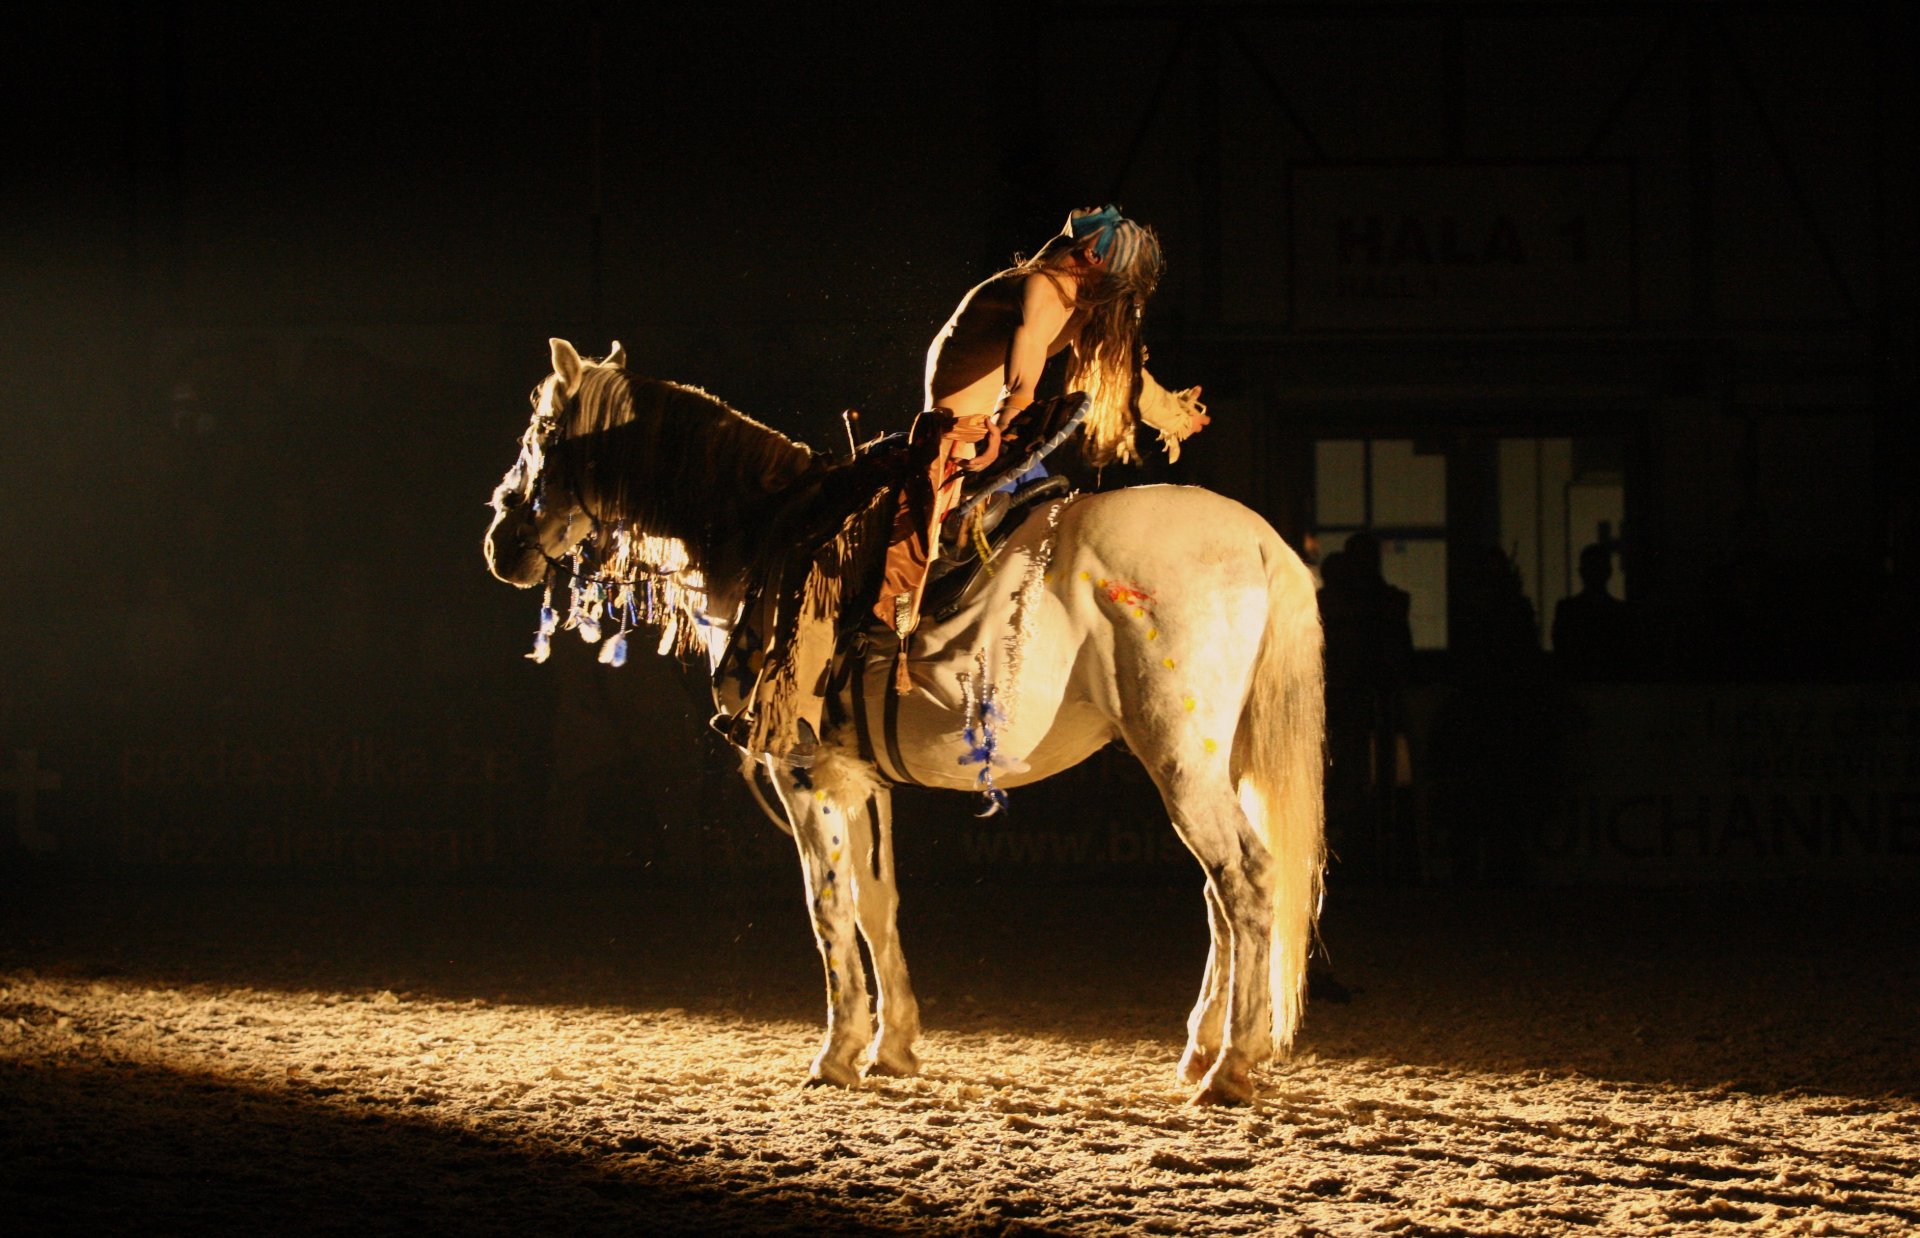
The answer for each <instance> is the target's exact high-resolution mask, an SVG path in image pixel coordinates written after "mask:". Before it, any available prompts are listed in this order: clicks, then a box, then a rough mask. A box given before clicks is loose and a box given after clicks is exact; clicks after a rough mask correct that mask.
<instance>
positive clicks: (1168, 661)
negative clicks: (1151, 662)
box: [1160, 658, 1175, 670]
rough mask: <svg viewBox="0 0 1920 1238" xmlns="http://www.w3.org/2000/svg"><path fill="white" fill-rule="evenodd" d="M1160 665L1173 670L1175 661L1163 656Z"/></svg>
mask: <svg viewBox="0 0 1920 1238" xmlns="http://www.w3.org/2000/svg"><path fill="white" fill-rule="evenodd" d="M1160 665H1162V666H1164V667H1166V668H1167V669H1168V670H1172V669H1173V668H1174V665H1175V663H1174V660H1173V659H1172V658H1162V659H1160Z"/></svg>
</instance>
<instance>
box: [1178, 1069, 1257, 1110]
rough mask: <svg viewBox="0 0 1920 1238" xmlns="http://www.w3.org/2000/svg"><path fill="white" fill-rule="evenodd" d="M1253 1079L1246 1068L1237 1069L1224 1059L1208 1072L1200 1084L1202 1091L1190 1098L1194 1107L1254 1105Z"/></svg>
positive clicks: (1189, 1101)
mask: <svg viewBox="0 0 1920 1238" xmlns="http://www.w3.org/2000/svg"><path fill="white" fill-rule="evenodd" d="M1253 1097H1254V1089H1253V1077H1252V1076H1251V1075H1249V1074H1248V1073H1247V1071H1246V1069H1245V1068H1244V1067H1241V1068H1235V1067H1233V1066H1232V1065H1231V1063H1230V1062H1229V1061H1228V1060H1226V1059H1222V1060H1221V1061H1219V1062H1216V1063H1215V1064H1214V1067H1213V1069H1212V1070H1210V1071H1208V1072H1207V1075H1206V1078H1205V1079H1203V1080H1202V1081H1201V1083H1200V1090H1199V1091H1197V1092H1195V1093H1194V1094H1193V1095H1192V1096H1191V1097H1189V1098H1188V1102H1187V1103H1189V1104H1193V1105H1207V1106H1212V1105H1251V1104H1252V1103H1253Z"/></svg>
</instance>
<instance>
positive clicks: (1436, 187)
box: [1289, 162, 1635, 331]
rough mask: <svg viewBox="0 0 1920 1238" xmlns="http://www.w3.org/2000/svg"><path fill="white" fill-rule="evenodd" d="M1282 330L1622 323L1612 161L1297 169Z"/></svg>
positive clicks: (1629, 186) (1624, 249) (1629, 227)
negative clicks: (1286, 309)
mask: <svg viewBox="0 0 1920 1238" xmlns="http://www.w3.org/2000/svg"><path fill="white" fill-rule="evenodd" d="M1289 201H1290V204H1291V212H1290V222H1291V227H1290V229H1289V244H1290V249H1291V276H1292V277H1291V280H1290V281H1289V289H1290V304H1289V316H1290V325H1291V326H1292V327H1293V328H1294V329H1296V330H1307V331H1354V330H1389V331H1392V330H1402V331H1442V330H1444V331H1462V330H1554V329H1561V328H1568V327H1607V326H1623V325H1626V324H1627V323H1629V322H1631V321H1632V320H1633V318H1634V316H1635V306H1634V235H1633V220H1634V213H1633V177H1632V169H1631V167H1630V166H1629V165H1627V164H1619V163H1544V164H1543V163H1529V164H1497V163H1489V164H1477V163H1399V162H1381V163H1364V164H1317V163H1310V164H1297V165H1295V166H1294V167H1293V169H1292V173H1291V177H1290V185H1289Z"/></svg>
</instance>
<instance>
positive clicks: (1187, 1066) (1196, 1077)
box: [1180, 1045, 1213, 1083]
mask: <svg viewBox="0 0 1920 1238" xmlns="http://www.w3.org/2000/svg"><path fill="white" fill-rule="evenodd" d="M1212 1069H1213V1054H1211V1053H1207V1052H1203V1051H1202V1050H1200V1049H1196V1048H1194V1047H1193V1046H1192V1045H1189V1046H1187V1051H1186V1052H1185V1053H1182V1054H1181V1055H1180V1082H1182V1083H1198V1082H1200V1081H1201V1080H1202V1079H1204V1078H1206V1077H1207V1072H1208V1071H1210V1070H1212Z"/></svg>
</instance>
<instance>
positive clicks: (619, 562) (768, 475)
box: [547, 364, 821, 652]
mask: <svg viewBox="0 0 1920 1238" xmlns="http://www.w3.org/2000/svg"><path fill="white" fill-rule="evenodd" d="M563 416H564V420H563V422H562V424H561V427H560V430H561V434H560V441H559V442H558V443H556V444H555V445H554V446H553V448H552V449H551V450H550V453H549V457H548V461H547V467H548V469H549V470H550V473H551V475H552V476H553V478H554V479H555V480H556V481H558V482H559V483H560V484H561V485H563V486H564V487H565V489H566V490H568V491H570V492H571V493H572V494H573V496H574V497H575V499H576V500H577V502H578V503H579V505H580V507H581V509H582V510H583V511H584V512H585V513H586V514H587V515H588V516H589V517H591V518H592V520H593V526H594V527H593V532H592V534H591V535H590V536H589V538H588V540H587V543H586V544H585V545H584V546H583V547H582V550H581V554H582V559H581V561H580V563H579V566H578V568H577V569H576V576H575V580H576V585H575V588H574V601H573V605H572V608H571V609H572V612H573V614H572V615H570V617H569V619H568V623H567V626H569V627H573V626H576V625H577V624H578V620H579V615H580V613H581V611H582V607H583V606H584V607H587V608H589V609H590V610H591V611H592V613H593V615H594V617H595V618H596V619H597V618H598V616H599V614H600V613H601V612H602V611H603V610H604V611H605V613H606V614H608V615H609V616H614V615H618V614H621V613H625V614H628V615H631V616H633V617H634V618H635V619H637V620H639V621H640V622H649V623H656V622H657V623H661V624H663V625H664V628H665V632H664V634H663V637H662V642H661V651H662V652H665V651H666V650H667V649H668V648H669V647H674V648H678V649H682V650H688V649H692V648H693V647H695V645H696V644H697V641H698V637H697V633H698V631H699V625H700V623H701V622H702V621H703V620H704V618H705V612H706V610H707V607H708V598H709V595H710V592H712V591H714V590H715V587H716V586H717V588H718V591H720V592H722V593H723V594H724V593H725V592H726V591H727V590H728V589H729V588H730V587H731V586H732V585H734V584H735V583H738V582H740V581H741V580H742V578H743V576H744V575H745V573H746V571H747V569H748V567H749V565H750V564H751V563H752V561H753V557H754V555H755V553H756V552H757V550H758V546H757V541H758V540H759V538H758V536H757V535H761V534H764V532H765V530H766V528H767V526H768V525H769V524H770V523H771V521H772V518H773V516H774V513H775V512H776V511H778V510H779V508H780V507H781V505H782V504H783V503H784V502H785V501H786V500H787V499H788V498H789V497H790V496H789V491H790V490H791V488H792V487H793V486H794V485H795V483H796V482H799V481H800V480H801V479H802V478H804V477H806V476H808V475H809V474H811V473H813V472H814V471H815V469H816V468H817V467H819V465H820V464H821V461H820V459H819V457H817V456H816V455H815V454H814V452H813V451H812V449H811V448H809V447H807V446H806V445H805V444H803V443H796V442H794V441H793V440H792V439H790V438H788V437H787V436H786V435H784V434H782V433H780V432H779V431H778V430H775V429H772V428H771V427H769V426H764V425H762V424H760V423H759V422H757V421H755V420H754V419H753V418H751V417H748V416H746V415H745V414H744V413H740V412H738V411H736V410H735V409H733V408H731V407H729V406H728V405H727V404H726V402H725V401H723V400H720V399H718V398H717V397H715V396H712V395H709V394H708V393H707V392H705V391H702V390H700V389H699V388H698V387H689V386H685V385H683V384H680V383H670V382H663V381H659V380H656V379H648V378H639V377H636V376H634V375H632V374H630V373H628V372H627V371H626V370H625V369H624V368H622V367H620V366H618V365H606V364H600V365H594V364H589V365H588V367H587V368H586V370H585V372H584V373H583V375H582V377H581V383H580V389H579V391H578V392H577V393H576V394H575V397H574V399H573V401H572V403H571V407H570V408H569V409H568V410H567V411H566V412H565V413H564V414H563ZM583 589H584V592H583ZM595 630H596V631H597V628H596V629H595Z"/></svg>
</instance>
